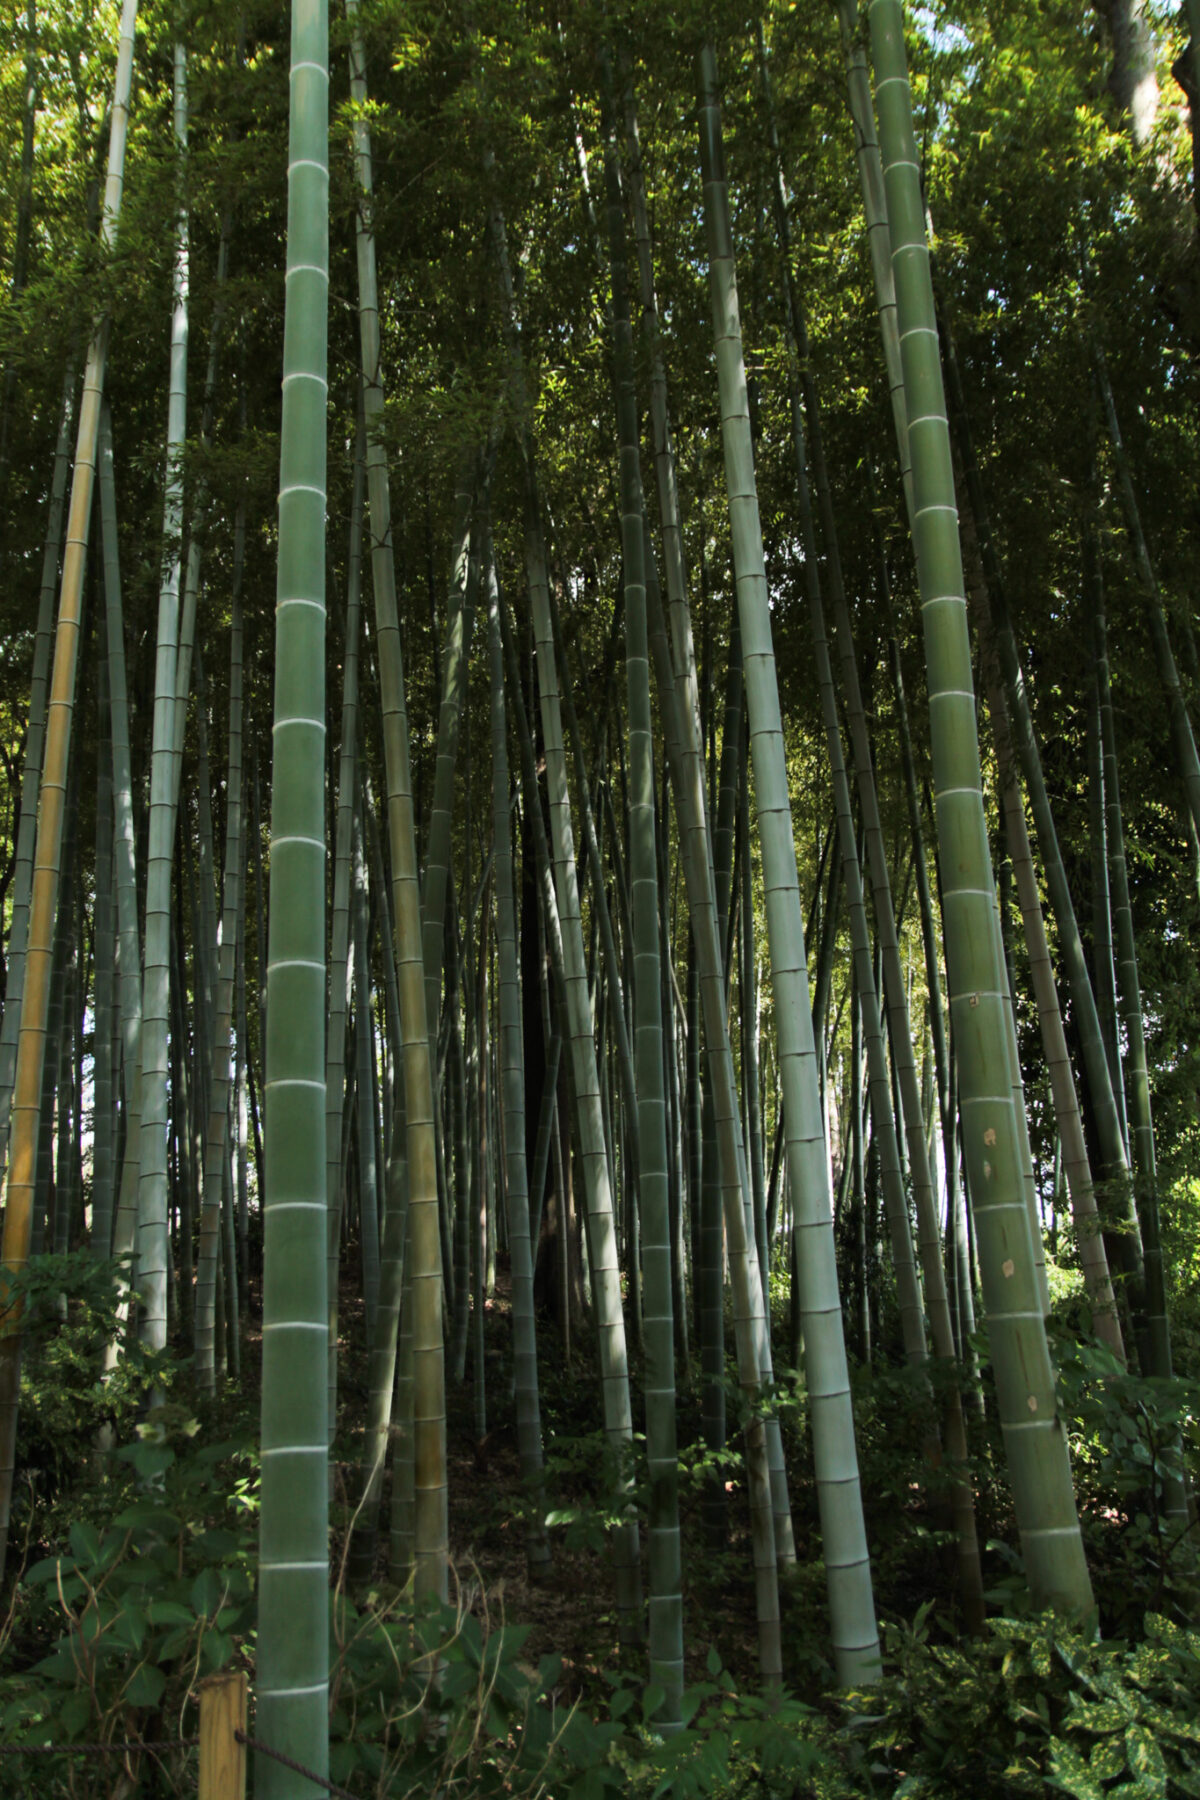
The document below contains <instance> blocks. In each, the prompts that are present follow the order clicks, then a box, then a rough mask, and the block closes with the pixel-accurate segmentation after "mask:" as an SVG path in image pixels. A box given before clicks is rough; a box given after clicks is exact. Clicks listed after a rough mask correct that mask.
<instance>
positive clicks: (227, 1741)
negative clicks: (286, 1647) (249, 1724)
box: [199, 1669, 246, 1800]
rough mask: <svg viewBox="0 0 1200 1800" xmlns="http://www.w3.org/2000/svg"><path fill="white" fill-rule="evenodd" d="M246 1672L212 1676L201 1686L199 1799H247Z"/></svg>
mask: <svg viewBox="0 0 1200 1800" xmlns="http://www.w3.org/2000/svg"><path fill="white" fill-rule="evenodd" d="M245 1729H246V1671H245V1670H244V1669H234V1670H231V1671H227V1672H226V1673H225V1674H222V1675H209V1676H208V1677H207V1678H206V1679H205V1680H204V1681H202V1682H201V1683H200V1793H199V1800H245V1796H246V1746H245V1744H243V1743H240V1742H239V1741H238V1738H237V1736H236V1735H235V1734H236V1733H237V1732H239V1731H241V1732H244V1731H245Z"/></svg>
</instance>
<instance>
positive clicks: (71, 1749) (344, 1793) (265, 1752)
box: [0, 1731, 357, 1800]
mask: <svg viewBox="0 0 1200 1800" xmlns="http://www.w3.org/2000/svg"><path fill="white" fill-rule="evenodd" d="M233 1735H234V1737H235V1738H236V1739H237V1741H238V1743H239V1744H244V1745H245V1747H246V1749H247V1750H253V1751H254V1752H255V1753H256V1754H257V1755H259V1756H267V1757H270V1759H271V1761H272V1762H277V1763H282V1765H283V1767H284V1768H285V1769H290V1770H291V1771H292V1773H293V1774H295V1775H303V1776H304V1778H305V1780H307V1781H311V1782H312V1783H313V1784H314V1785H315V1786H316V1787H319V1788H323V1789H324V1791H325V1792H326V1793H327V1794H334V1795H336V1796H337V1797H338V1800H357V1796H355V1795H354V1794H352V1793H351V1792H350V1790H349V1788H344V1787H339V1786H338V1784H337V1782H336V1781H330V1780H329V1779H328V1777H327V1776H324V1775H318V1774H317V1772H316V1770H315V1769H309V1768H306V1767H305V1765H304V1764H303V1763H300V1762H297V1761H296V1759H295V1758H294V1757H292V1756H286V1755H285V1754H284V1752H283V1751H282V1750H275V1749H273V1748H272V1746H271V1745H270V1744H264V1743H262V1742H261V1741H260V1740H259V1739H258V1738H255V1737H250V1736H249V1735H248V1734H247V1733H246V1732H244V1731H235V1732H234V1734H233ZM199 1742H200V1739H199V1738H198V1737H187V1738H160V1739H156V1740H149V1739H145V1738H124V1739H121V1740H120V1741H118V1742H116V1743H108V1744H100V1743H78V1744H0V1757H26V1756H27V1757H33V1758H35V1759H37V1758H49V1757H55V1756H59V1757H69V1756H82V1757H84V1758H89V1759H94V1760H101V1759H108V1758H110V1757H114V1756H121V1757H124V1756H130V1755H133V1754H136V1753H140V1752H145V1753H148V1754H149V1755H151V1756H153V1757H154V1758H155V1760H156V1761H159V1759H160V1757H159V1753H161V1752H164V1751H177V1750H194V1749H195V1748H196V1746H197V1745H198V1744H199ZM0 1791H2V1792H3V1793H4V1794H5V1795H6V1796H12V1795H13V1794H14V1792H15V1791H16V1790H14V1789H13V1788H11V1787H9V1786H8V1784H7V1782H5V1781H3V1780H0ZM28 1791H29V1792H30V1793H36V1794H38V1795H39V1796H43V1795H46V1794H47V1793H48V1790H47V1789H46V1788H45V1787H43V1786H41V1785H39V1786H38V1787H36V1788H34V1789H30V1790H28ZM67 1791H68V1792H72V1793H74V1792H76V1791H77V1790H76V1789H75V1788H74V1786H72V1787H71V1788H70V1789H68V1790H67Z"/></svg>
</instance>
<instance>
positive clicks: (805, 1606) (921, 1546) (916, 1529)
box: [334, 1269, 947, 1700]
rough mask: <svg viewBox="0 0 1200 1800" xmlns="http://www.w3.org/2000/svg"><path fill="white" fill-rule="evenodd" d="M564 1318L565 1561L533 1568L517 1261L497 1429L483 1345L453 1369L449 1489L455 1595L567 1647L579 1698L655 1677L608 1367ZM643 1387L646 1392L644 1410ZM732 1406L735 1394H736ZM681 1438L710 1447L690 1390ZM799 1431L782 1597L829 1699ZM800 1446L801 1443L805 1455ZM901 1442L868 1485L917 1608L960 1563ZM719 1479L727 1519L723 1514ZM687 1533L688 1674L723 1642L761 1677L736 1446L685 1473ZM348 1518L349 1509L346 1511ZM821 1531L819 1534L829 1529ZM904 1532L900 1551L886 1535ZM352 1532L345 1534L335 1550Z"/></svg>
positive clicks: (872, 1519)
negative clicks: (632, 1610) (608, 1495)
mask: <svg viewBox="0 0 1200 1800" xmlns="http://www.w3.org/2000/svg"><path fill="white" fill-rule="evenodd" d="M353 1288H354V1283H353V1281H352V1280H349V1281H344V1284H343V1293H342V1301H341V1306H342V1311H341V1318H342V1322H343V1323H342V1330H343V1333H344V1336H345V1338H346V1340H347V1349H348V1352H349V1354H348V1358H347V1364H346V1373H345V1377H344V1381H343V1395H344V1398H345V1400H346V1402H347V1403H348V1405H349V1410H350V1412H351V1416H352V1417H354V1416H356V1415H359V1414H360V1411H361V1407H360V1396H363V1397H365V1376H366V1366H365V1357H364V1356H363V1354H362V1351H361V1348H359V1349H358V1350H356V1349H355V1347H354V1346H356V1345H357V1346H360V1347H361V1345H362V1343H363V1337H364V1334H363V1331H362V1323H361V1313H362V1301H361V1297H360V1294H356V1293H355V1292H354V1291H353ZM554 1333H555V1327H554V1325H553V1323H552V1322H542V1321H539V1349H540V1357H539V1363H540V1367H539V1376H540V1381H541V1396H540V1397H541V1413H542V1429H543V1443H544V1453H545V1460H546V1470H547V1482H546V1507H547V1510H548V1511H549V1512H550V1513H551V1514H552V1515H553V1514H558V1515H560V1517H561V1516H562V1515H564V1514H565V1515H567V1517H566V1522H565V1523H560V1524H556V1525H554V1526H552V1527H551V1530H550V1539H551V1546H552V1553H553V1568H552V1571H551V1574H550V1576H549V1577H548V1579H546V1580H544V1581H540V1582H537V1583H534V1582H531V1581H530V1579H529V1573H528V1567H527V1560H526V1554H525V1512H526V1508H527V1501H526V1493H525V1488H524V1484H523V1482H522V1478H521V1473H520V1467H519V1462H518V1456H517V1444H516V1430H515V1417H514V1405H513V1396H512V1359H511V1336H512V1332H511V1309H510V1294H509V1283H508V1276H507V1271H506V1270H504V1269H501V1270H499V1271H498V1274H497V1282H496V1290H495V1296H494V1298H493V1299H491V1300H489V1302H488V1305H487V1309H486V1315H485V1352H484V1371H485V1381H486V1384H487V1396H486V1399H487V1404H486V1415H487V1426H488V1428H487V1431H486V1433H485V1434H484V1436H483V1437H482V1439H481V1438H480V1436H479V1430H478V1422H477V1408H476V1394H475V1382H474V1375H473V1369H472V1360H473V1359H472V1355H471V1354H470V1350H469V1352H468V1357H467V1369H466V1376H465V1379H464V1380H463V1382H461V1383H455V1382H454V1381H452V1380H451V1379H449V1377H448V1379H447V1457H448V1473H449V1489H450V1503H449V1513H450V1546H451V1561H452V1578H451V1597H452V1598H454V1597H455V1590H456V1589H457V1593H458V1597H459V1598H460V1599H461V1601H462V1602H463V1603H464V1604H465V1605H466V1606H468V1607H469V1609H470V1610H471V1611H473V1612H474V1613H475V1614H476V1615H477V1616H478V1617H479V1618H480V1619H481V1621H484V1622H486V1623H487V1624H489V1625H490V1627H491V1628H493V1629H494V1628H495V1627H496V1626H497V1625H498V1624H500V1623H501V1622H502V1621H503V1622H506V1623H508V1624H509V1625H519V1626H524V1627H527V1628H528V1631H529V1636H528V1639H527V1640H526V1643H525V1646H524V1649H523V1651H522V1660H524V1661H527V1662H528V1663H530V1664H533V1665H536V1664H537V1662H538V1660H539V1658H540V1657H542V1656H546V1655H557V1656H560V1657H561V1658H562V1660H563V1675H562V1686H563V1688H564V1690H565V1691H566V1692H567V1693H568V1694H570V1695H572V1696H573V1695H574V1694H576V1693H578V1692H580V1691H581V1690H582V1689H584V1688H586V1687H588V1686H594V1684H595V1682H596V1681H597V1680H598V1679H601V1680H603V1679H608V1678H611V1677H614V1676H615V1675H616V1674H617V1673H618V1671H619V1670H621V1669H623V1668H624V1669H627V1670H628V1671H630V1672H631V1673H632V1672H634V1671H637V1672H638V1674H639V1678H640V1676H641V1675H643V1674H644V1656H645V1651H644V1649H639V1648H636V1647H635V1648H633V1649H629V1648H626V1647H623V1646H622V1645H621V1643H620V1640H619V1634H618V1618H617V1611H616V1604H615V1596H614V1588H613V1579H612V1571H611V1564H610V1558H609V1552H608V1549H607V1544H606V1536H605V1532H604V1526H603V1519H602V1515H601V1510H600V1509H601V1502H602V1492H601V1490H602V1488H603V1485H604V1461H603V1456H604V1453H603V1433H602V1430H601V1415H600V1401H599V1393H600V1384H599V1373H598V1369H597V1368H596V1367H595V1366H594V1365H595V1357H594V1353H593V1351H592V1348H591V1344H590V1341H589V1340H588V1337H587V1334H586V1333H585V1332H583V1331H580V1332H578V1333H577V1334H576V1340H575V1345H574V1347H573V1353H572V1358H571V1362H570V1363H569V1364H568V1363H566V1362H564V1361H563V1360H562V1359H561V1357H560V1356H556V1354H555V1350H556V1344H555V1337H554ZM636 1406H637V1397H636V1395H635V1408H636ZM731 1413H732V1406H731ZM677 1423H678V1433H679V1444H680V1449H681V1452H682V1454H683V1461H684V1464H685V1467H687V1466H690V1465H691V1464H692V1463H693V1462H694V1461H695V1460H696V1459H697V1456H698V1452H697V1450H696V1449H694V1448H689V1447H693V1446H696V1445H698V1443H699V1440H700V1437H701V1417H700V1406H699V1397H698V1394H697V1393H696V1392H695V1391H688V1392H681V1394H680V1396H679V1405H678V1412H677ZM802 1437H803V1433H802V1431H798V1430H797V1429H796V1423H795V1422H794V1424H793V1430H792V1431H791V1432H790V1433H789V1432H786V1431H785V1441H788V1442H789V1459H788V1460H789V1479H790V1481H791V1497H792V1506H793V1517H794V1523H795V1531H796V1547H797V1561H796V1565H795V1567H794V1569H793V1570H792V1572H791V1574H790V1575H789V1576H787V1577H785V1579H784V1580H783V1581H782V1582H781V1599H782V1605H783V1610H784V1645H785V1659H786V1663H787V1668H786V1675H785V1679H786V1680H787V1684H788V1686H789V1688H790V1689H791V1691H792V1692H793V1693H796V1694H798V1695H799V1696H801V1697H811V1698H812V1699H813V1700H816V1699H817V1698H818V1697H819V1696H820V1695H821V1694H822V1693H823V1692H824V1691H825V1690H826V1689H827V1688H828V1686H829V1684H830V1681H831V1679H832V1670H831V1667H830V1664H829V1661H828V1643H827V1630H828V1627H827V1622H826V1617H825V1573H824V1565H823V1563H822V1562H821V1561H820V1555H819V1548H817V1547H816V1546H814V1541H813V1540H814V1537H815V1536H816V1532H817V1520H816V1507H815V1496H814V1492H813V1488H812V1482H811V1470H810V1469H809V1468H808V1466H807V1464H808V1456H807V1445H806V1444H802V1442H801V1441H800V1440H801V1438H802ZM357 1443H358V1436H357V1433H356V1432H355V1431H353V1429H352V1430H351V1432H350V1433H349V1434H347V1435H344V1436H343V1438H342V1446H343V1451H344V1452H349V1453H350V1455H349V1457H348V1458H347V1460H346V1461H344V1462H343V1463H342V1464H341V1465H340V1480H341V1485H342V1488H343V1491H344V1492H345V1493H347V1494H348V1493H350V1492H352V1491H353V1480H354V1465H353V1462H352V1461H351V1460H350V1458H351V1457H353V1455H354V1452H355V1450H356V1448H357ZM729 1443H730V1449H731V1451H734V1452H736V1450H737V1448H738V1438H737V1434H736V1425H735V1423H734V1421H733V1419H732V1416H731V1419H730V1436H729ZM792 1452H794V1453H795V1454H792ZM901 1455H902V1453H901V1452H900V1451H899V1450H898V1449H897V1448H896V1446H895V1444H893V1445H892V1446H891V1447H890V1459H889V1460H888V1461H887V1464H886V1467H885V1468H884V1469H882V1471H880V1470H877V1471H876V1474H877V1476H878V1475H880V1474H882V1477H883V1478H882V1479H881V1480H879V1479H877V1480H876V1482H875V1484H874V1489H875V1491H873V1492H872V1491H871V1486H870V1485H869V1484H870V1475H869V1474H868V1473H867V1472H866V1471H865V1472H864V1490H865V1492H864V1497H865V1500H866V1504H867V1510H868V1515H869V1525H870V1528H871V1532H872V1540H873V1546H874V1544H875V1543H877V1542H880V1541H882V1543H883V1544H884V1546H885V1554H884V1557H883V1562H882V1572H883V1573H884V1583H883V1584H881V1586H880V1592H879V1595H878V1598H879V1600H880V1604H881V1610H882V1611H883V1613H884V1614H885V1615H890V1616H891V1617H893V1618H905V1619H907V1618H911V1617H912V1615H913V1613H914V1612H915V1611H916V1609H917V1607H918V1606H920V1604H921V1603H922V1601H923V1600H926V1599H928V1597H929V1594H930V1593H931V1592H935V1591H945V1583H946V1574H947V1568H946V1563H945V1553H944V1550H943V1549H942V1548H941V1547H940V1546H939V1535H940V1534H939V1533H938V1531H937V1529H936V1526H937V1521H936V1520H935V1519H934V1518H933V1517H932V1515H931V1513H930V1510H929V1508H928V1507H927V1506H926V1505H925V1504H924V1503H923V1501H922V1497H921V1492H920V1487H919V1485H918V1484H917V1482H916V1481H914V1480H912V1479H911V1472H910V1471H908V1470H907V1469H906V1468H905V1467H902V1466H901V1462H900V1458H901ZM714 1490H723V1492H721V1493H718V1499H717V1504H716V1510H717V1511H718V1512H719V1513H723V1515H724V1525H723V1529H722V1528H719V1527H717V1528H715V1527H714V1526H713V1524H712V1522H711V1519H710V1516H709V1515H710V1512H711V1510H712V1506H713V1502H712V1498H711V1496H712V1495H713V1493H714ZM389 1498H390V1475H389V1477H388V1479H387V1486H386V1487H385V1494H384V1529H383V1530H382V1531H381V1533H380V1544H379V1558H378V1562H377V1570H376V1573H377V1579H378V1580H379V1581H380V1583H385V1582H386V1576H387V1535H386V1518H387V1508H388V1503H389ZM680 1513H681V1529H682V1534H683V1566H684V1584H683V1603H684V1652H685V1664H686V1671H685V1673H686V1681H687V1683H688V1684H689V1685H690V1684H692V1683H694V1682H699V1681H703V1680H704V1679H706V1676H707V1674H710V1673H711V1670H710V1669H709V1667H708V1659H709V1656H710V1652H711V1651H712V1650H714V1649H715V1651H716V1653H717V1655H718V1656H719V1658H720V1662H721V1666H722V1667H723V1668H725V1669H727V1670H728V1671H729V1673H730V1674H731V1675H732V1676H733V1678H734V1680H735V1682H736V1683H737V1685H738V1686H739V1688H743V1689H745V1690H754V1689H755V1688H756V1687H757V1682H758V1662H757V1647H756V1621H755V1603H754V1579H753V1561H752V1554H751V1542H750V1532H749V1516H748V1507H747V1504H746V1494H745V1489H744V1485H743V1483H742V1481H741V1478H740V1468H739V1466H738V1463H737V1460H736V1459H731V1462H730V1465H729V1466H728V1467H724V1468H721V1469H719V1470H718V1471H717V1473H716V1475H715V1477H714V1476H709V1477H708V1478H707V1479H706V1480H705V1479H701V1478H700V1477H699V1475H698V1474H697V1475H696V1476H695V1477H693V1478H692V1479H690V1480H689V1479H687V1478H686V1477H685V1479H684V1480H683V1481H682V1482H681V1491H680ZM343 1517H344V1514H343ZM818 1543H819V1539H818ZM899 1545H904V1546H905V1551H904V1554H903V1555H902V1556H893V1557H892V1558H891V1559H890V1560H889V1557H888V1554H887V1549H886V1547H887V1546H899ZM339 1548H340V1543H335V1546H334V1554H335V1555H337V1554H338V1551H339ZM642 1564H643V1571H642V1572H643V1586H644V1587H645V1585H646V1581H647V1570H646V1540H645V1535H644V1534H643V1539H642Z"/></svg>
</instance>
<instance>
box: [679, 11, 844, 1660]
mask: <svg viewBox="0 0 1200 1800" xmlns="http://www.w3.org/2000/svg"><path fill="white" fill-rule="evenodd" d="M698 84H699V95H700V152H701V165H702V169H703V176H704V211H705V224H706V229H707V238H708V255H709V289H710V295H711V300H712V317H713V334H714V340H715V346H716V362H717V376H718V383H719V391H720V405H721V436H722V442H723V446H724V452H725V479H726V485H727V487H728V492H729V515H730V529H731V532H732V538H733V556H734V573H735V578H736V582H737V593H738V608H739V613H740V618H741V627H742V655H743V666H744V670H745V681H746V713H747V718H748V722H749V727H750V750H751V757H752V762H753V770H754V793H755V803H756V812H757V822H758V832H759V841H760V845H761V852H762V866H763V883H764V889H765V893H766V911H767V941H768V948H769V952H770V959H771V979H772V985H773V988H774V994H775V1011H776V1029H777V1033H778V1056H779V1069H780V1074H781V1077H782V1083H783V1108H784V1132H785V1139H786V1143H787V1156H788V1184H789V1189H790V1192H791V1196H792V1201H793V1205H794V1209H795V1213H794V1216H795V1220H796V1228H797V1245H798V1257H797V1261H798V1266H799V1274H800V1280H801V1284H802V1293H801V1307H802V1312H803V1318H804V1334H805V1347H806V1350H807V1374H808V1387H809V1401H810V1407H811V1416H812V1431H813V1451H814V1460H815V1464H816V1476H817V1492H818V1498H819V1504H820V1514H821V1531H822V1536H823V1538H824V1552H825V1567H826V1579H827V1582H828V1590H829V1613H830V1625H831V1630H832V1636H833V1648H834V1659H835V1663H836V1667H837V1672H838V1677H839V1680H841V1681H843V1682H846V1683H850V1682H859V1683H861V1682H867V1681H875V1680H878V1678H879V1638H878V1630H877V1626H876V1622H875V1603H874V1597H873V1594H872V1586H871V1566H870V1560H869V1556H868V1552H867V1539H866V1528H865V1524H864V1520H863V1511H862V1491H861V1486H860V1483H859V1473H858V1452H857V1447H856V1444H855V1438H854V1418H853V1413H852V1410H851V1404H850V1381H849V1373H848V1368H847V1363H846V1345H845V1337H844V1334H843V1330H842V1312H841V1302H840V1299H839V1295H838V1283H837V1264H836V1259H835V1254H834V1242H833V1210H832V1205H831V1199H830V1192H829V1164H828V1160H827V1157H826V1153H825V1131H824V1119H823V1116H822V1110H821V1097H820V1091H819V1087H818V1082H817V1056H816V1047H815V1044H814V1042H813V1033H812V1013H811V1009H810V1001H809V995H808V982H807V968H806V962H805V953H804V920H803V916H802V913H801V906H800V883H799V878H798V876H797V872H796V845H795V839H794V837H793V830H792V809H791V798H790V795H789V792H788V780H787V763H786V758H785V755H784V745H783V719H782V715H781V712H780V706H779V683H778V678H777V674H776V669H775V653H774V646H773V641H772V633H771V614H770V605H769V601H768V595H767V577H766V568H765V565H764V561H763V545H762V528H761V524H760V521H759V512H758V492H757V484H756V481H755V473H754V450H753V445H752V442H751V434H750V413H749V406H748V400H747V391H746V367H745V360H744V358H743V354H742V338H741V321H740V315H739V310H738V295H737V278H736V273H735V268H734V256H733V235H732V227H731V224H730V217H729V191H728V186H727V183H726V180H725V167H724V150H723V146H722V141H721V120H720V108H719V105H718V101H717V70H716V57H715V56H714V54H713V51H712V48H711V46H709V45H705V47H704V48H703V49H702V51H701V52H700V57H699V66H698Z"/></svg>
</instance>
